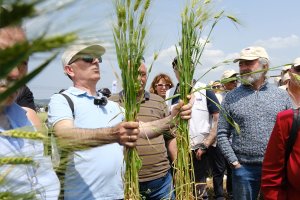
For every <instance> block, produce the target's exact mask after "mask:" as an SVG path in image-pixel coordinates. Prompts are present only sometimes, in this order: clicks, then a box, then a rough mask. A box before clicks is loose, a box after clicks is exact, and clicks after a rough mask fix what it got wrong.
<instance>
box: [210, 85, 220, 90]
mask: <svg viewBox="0 0 300 200" xmlns="http://www.w3.org/2000/svg"><path fill="white" fill-rule="evenodd" d="M221 87H222V86H221V85H217V86H212V89H220V88H221Z"/></svg>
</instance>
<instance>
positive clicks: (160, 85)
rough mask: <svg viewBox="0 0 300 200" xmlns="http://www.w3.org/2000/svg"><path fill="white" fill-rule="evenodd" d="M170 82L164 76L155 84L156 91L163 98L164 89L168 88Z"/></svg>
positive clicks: (164, 95) (164, 96) (164, 94)
mask: <svg viewBox="0 0 300 200" xmlns="http://www.w3.org/2000/svg"><path fill="white" fill-rule="evenodd" d="M170 87H171V84H169V83H167V81H166V80H165V79H164V78H161V79H160V80H159V81H158V83H157V84H156V85H155V91H156V93H157V94H158V95H159V96H161V97H162V98H163V99H165V98H166V91H167V90H168V89H170Z"/></svg>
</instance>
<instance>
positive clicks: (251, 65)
mask: <svg viewBox="0 0 300 200" xmlns="http://www.w3.org/2000/svg"><path fill="white" fill-rule="evenodd" d="M239 67H240V75H241V77H242V79H244V80H246V82H247V83H243V84H253V83H255V82H256V81H258V80H259V79H260V78H261V77H262V76H263V74H264V72H258V73H253V74H248V73H251V72H255V71H258V70H262V69H263V66H262V65H261V64H260V63H259V60H258V59H256V60H240V61H239ZM246 74H247V75H246Z"/></svg>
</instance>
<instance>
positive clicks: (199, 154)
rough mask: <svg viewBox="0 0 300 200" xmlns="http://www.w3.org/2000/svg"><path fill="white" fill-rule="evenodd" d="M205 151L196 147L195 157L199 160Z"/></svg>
mask: <svg viewBox="0 0 300 200" xmlns="http://www.w3.org/2000/svg"><path fill="white" fill-rule="evenodd" d="M205 153H206V151H203V150H201V149H197V150H196V158H197V159H198V160H201V157H202V155H203V154H205Z"/></svg>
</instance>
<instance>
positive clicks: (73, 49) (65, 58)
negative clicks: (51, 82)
mask: <svg viewBox="0 0 300 200" xmlns="http://www.w3.org/2000/svg"><path fill="white" fill-rule="evenodd" d="M104 53H105V48H104V47H103V46H101V45H97V44H94V45H82V44H81V45H73V46H70V47H69V48H67V49H66V50H65V52H64V53H63V55H62V57H61V60H62V64H63V67H65V66H66V65H68V64H69V63H70V61H71V60H72V58H73V57H74V56H76V55H78V54H89V55H93V56H96V57H99V56H102V55H103V54H104Z"/></svg>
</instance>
